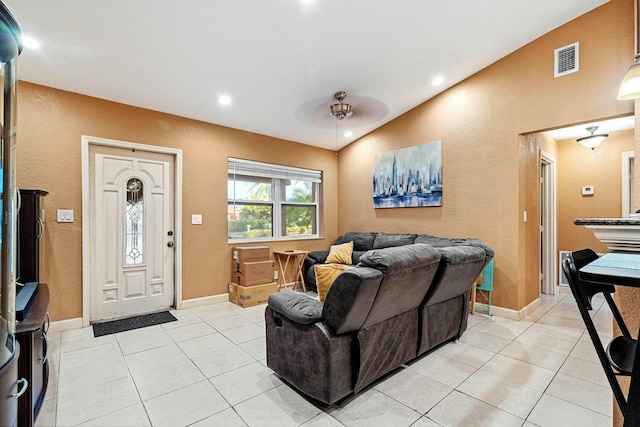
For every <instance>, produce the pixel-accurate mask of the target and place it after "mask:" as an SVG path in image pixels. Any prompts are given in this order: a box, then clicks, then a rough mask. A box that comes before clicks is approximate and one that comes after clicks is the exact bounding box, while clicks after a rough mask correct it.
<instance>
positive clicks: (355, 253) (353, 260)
mask: <svg viewBox="0 0 640 427" xmlns="http://www.w3.org/2000/svg"><path fill="white" fill-rule="evenodd" d="M367 252H368V251H353V254H352V255H351V264H353V265H357V264H358V263H359V262H360V257H362V255H364V254H366V253H367Z"/></svg>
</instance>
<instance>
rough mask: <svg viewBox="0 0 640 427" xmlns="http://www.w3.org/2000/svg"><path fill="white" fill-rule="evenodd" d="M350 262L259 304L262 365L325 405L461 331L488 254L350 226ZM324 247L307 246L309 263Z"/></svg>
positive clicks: (471, 245)
mask: <svg viewBox="0 0 640 427" xmlns="http://www.w3.org/2000/svg"><path fill="white" fill-rule="evenodd" d="M348 242H353V253H352V256H351V262H352V266H353V267H352V268H349V269H346V270H345V271H343V272H342V273H340V274H339V275H337V277H336V278H335V280H334V281H333V283H332V284H331V287H330V288H329V290H328V292H327V293H326V297H325V299H324V301H323V302H320V301H319V300H318V299H317V298H316V293H315V292H313V291H309V292H307V293H302V292H279V293H275V294H272V295H270V296H269V300H268V305H267V308H266V310H265V327H266V345H267V366H269V367H270V368H271V369H273V370H274V371H275V372H276V373H277V374H278V375H280V376H281V377H282V378H283V379H284V380H285V381H286V382H288V383H289V384H290V385H292V386H293V387H295V388H296V389H298V390H299V391H300V392H302V393H304V394H306V395H307V396H309V397H311V398H313V399H316V400H319V401H321V402H324V403H326V404H333V403H335V402H337V401H338V400H340V399H342V398H344V397H346V396H347V395H349V394H351V393H355V394H357V393H358V392H360V391H361V390H362V389H364V388H365V387H366V386H368V385H369V384H371V383H372V382H374V381H375V380H377V379H379V378H380V377H382V376H384V375H385V374H387V373H388V372H390V371H392V370H394V369H396V368H398V367H400V366H401V365H402V364H404V363H407V362H409V361H410V360H412V359H415V358H416V357H418V356H420V355H422V354H424V353H426V352H427V351H429V350H431V349H434V348H435V347H437V346H439V345H441V344H443V343H446V342H448V341H451V340H455V339H458V338H459V337H460V336H461V335H462V333H463V332H464V331H465V330H466V328H467V316H468V301H469V294H470V291H471V287H472V285H473V283H474V281H475V280H476V279H477V278H478V276H479V275H480V273H481V272H482V270H483V269H484V267H485V266H486V265H487V264H488V263H489V261H490V260H491V259H492V258H493V255H494V252H493V250H492V249H491V248H490V247H489V246H488V245H487V244H485V243H483V242H481V241H479V240H475V239H446V238H439V237H435V236H429V235H417V234H388V233H361V232H350V233H346V234H345V235H343V236H340V237H339V238H338V239H337V240H336V242H335V244H336V245H340V244H344V243H348ZM328 255H329V251H328V250H327V251H316V252H311V253H309V255H308V257H307V259H306V260H305V265H304V275H305V281H306V284H307V287H308V288H311V289H315V288H316V278H315V275H314V273H313V271H314V268H313V267H314V265H316V264H323V263H324V261H325V260H326V259H327V256H328Z"/></svg>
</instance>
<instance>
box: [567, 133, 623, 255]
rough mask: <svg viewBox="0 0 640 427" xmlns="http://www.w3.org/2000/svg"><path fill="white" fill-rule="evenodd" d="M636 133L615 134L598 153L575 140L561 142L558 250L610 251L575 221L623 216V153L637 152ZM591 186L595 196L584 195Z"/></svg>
mask: <svg viewBox="0 0 640 427" xmlns="http://www.w3.org/2000/svg"><path fill="white" fill-rule="evenodd" d="M633 133H634V131H633V129H631V130H626V131H622V132H614V133H611V134H609V137H608V138H607V139H606V140H605V142H603V143H602V145H601V146H599V147H598V148H596V149H595V150H589V149H587V148H584V147H583V146H581V145H580V144H578V143H576V141H575V139H572V140H564V141H558V158H557V160H558V182H557V202H558V250H560V251H576V250H579V249H583V248H591V249H593V250H595V251H596V252H609V250H608V249H607V246H606V245H605V244H604V243H602V242H600V241H599V240H598V239H596V238H595V237H594V235H593V232H592V231H591V230H588V229H587V228H585V227H582V226H576V225H574V224H573V221H574V220H575V219H576V218H620V217H621V216H622V152H624V151H633V150H634V140H633ZM587 185H592V186H594V189H595V194H594V195H593V196H583V195H582V187H584V186H587Z"/></svg>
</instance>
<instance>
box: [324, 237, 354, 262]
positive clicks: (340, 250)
mask: <svg viewBox="0 0 640 427" xmlns="http://www.w3.org/2000/svg"><path fill="white" fill-rule="evenodd" d="M351 254H353V242H348V243H343V244H341V245H333V246H331V248H329V256H327V260H326V261H325V263H327V264H331V263H336V264H351Z"/></svg>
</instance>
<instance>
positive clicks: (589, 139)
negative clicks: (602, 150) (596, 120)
mask: <svg viewBox="0 0 640 427" xmlns="http://www.w3.org/2000/svg"><path fill="white" fill-rule="evenodd" d="M597 130H598V126H589V127H588V128H587V131H588V132H591V135H589V136H585V137H582V138H578V139H577V141H578V142H579V143H580V144H582V145H584V146H585V147H587V148H591V149H592V150H593V149H594V148H596V147H597V146H598V145H600V144H602V141H604V140H605V139H607V137H608V136H609V134H608V133H601V134H599V135H594V133H595V132H596V131H597Z"/></svg>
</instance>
